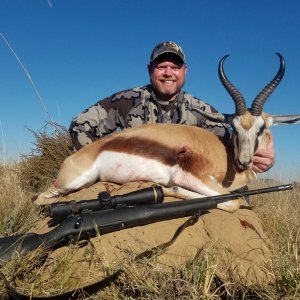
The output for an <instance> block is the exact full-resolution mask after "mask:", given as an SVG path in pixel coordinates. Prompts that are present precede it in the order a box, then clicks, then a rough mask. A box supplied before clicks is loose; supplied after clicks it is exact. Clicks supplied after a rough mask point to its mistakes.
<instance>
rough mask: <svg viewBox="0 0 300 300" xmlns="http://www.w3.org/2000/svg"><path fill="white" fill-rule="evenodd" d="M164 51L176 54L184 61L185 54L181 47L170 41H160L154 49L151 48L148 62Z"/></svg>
mask: <svg viewBox="0 0 300 300" xmlns="http://www.w3.org/2000/svg"><path fill="white" fill-rule="evenodd" d="M165 53H173V54H176V55H177V56H179V57H180V58H181V60H182V61H183V62H184V63H186V62H185V55H184V52H183V50H182V48H181V47H180V46H179V45H178V44H176V43H174V42H171V41H168V42H162V43H159V44H157V45H156V46H155V47H154V49H153V50H152V53H151V57H150V62H153V61H154V60H155V59H157V58H158V57H159V56H160V55H162V54H165Z"/></svg>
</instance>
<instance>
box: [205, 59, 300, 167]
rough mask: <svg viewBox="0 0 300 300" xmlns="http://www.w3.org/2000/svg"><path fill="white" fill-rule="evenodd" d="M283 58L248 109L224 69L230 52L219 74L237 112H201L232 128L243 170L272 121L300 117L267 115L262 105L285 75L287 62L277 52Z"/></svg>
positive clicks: (298, 118)
mask: <svg viewBox="0 0 300 300" xmlns="http://www.w3.org/2000/svg"><path fill="white" fill-rule="evenodd" d="M276 54H277V55H278V57H279V59H280V67H279V70H278V72H277V74H276V75H275V77H274V78H273V80H272V81H270V83H269V84H267V85H266V87H265V88H263V89H262V91H261V92H260V93H259V94H258V95H257V96H256V98H255V99H254V100H253V102H252V104H251V107H250V108H248V109H247V106H246V102H245V100H244V97H243V96H242V94H241V93H240V92H239V91H238V90H237V89H236V88H235V86H234V85H233V84H232V83H231V82H230V81H229V80H228V78H227V77H226V75H225V73H224V69H223V64H224V61H225V59H226V58H227V57H228V56H229V55H226V56H224V57H223V58H222V59H221V61H220V63H219V68H218V72H219V77H220V80H221V82H222V84H223V86H224V87H225V88H226V90H227V92H228V93H229V94H230V96H231V98H232V99H233V101H234V103H235V113H234V114H221V113H207V112H201V113H202V114H203V115H204V116H205V117H207V118H209V119H211V120H213V121H218V122H222V123H226V124H229V125H230V126H231V128H232V140H233V145H234V155H235V166H236V167H237V168H238V169H240V170H247V169H250V168H251V167H252V162H253V155H254V153H255V151H256V149H257V147H258V146H259V145H260V143H261V142H262V140H263V137H264V136H265V134H266V133H267V132H268V129H269V127H270V126H272V125H277V124H294V123H297V122H299V121H300V115H268V114H266V113H264V112H263V111H262V110H263V106H264V104H265V102H266V100H267V99H268V98H269V96H270V95H271V94H272V93H273V91H274V90H275V89H276V87H277V86H278V85H279V83H280V81H281V80H282V78H283V75H284V71H285V62H284V58H283V56H282V55H281V54H279V53H276Z"/></svg>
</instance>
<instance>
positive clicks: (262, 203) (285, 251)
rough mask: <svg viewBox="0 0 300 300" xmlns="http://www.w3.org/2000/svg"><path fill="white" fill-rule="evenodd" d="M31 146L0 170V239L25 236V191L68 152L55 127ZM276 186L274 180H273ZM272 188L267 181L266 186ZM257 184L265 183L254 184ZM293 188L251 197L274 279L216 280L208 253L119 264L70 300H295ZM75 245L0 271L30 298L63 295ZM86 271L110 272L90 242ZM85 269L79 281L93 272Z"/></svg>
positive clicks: (297, 242) (1, 287)
mask: <svg viewBox="0 0 300 300" xmlns="http://www.w3.org/2000/svg"><path fill="white" fill-rule="evenodd" d="M35 137H36V143H35V149H34V150H32V153H31V154H30V155H27V156H24V157H23V161H22V162H21V163H20V164H11V165H9V166H0V184H1V190H0V196H1V201H0V216H1V217H0V234H1V235H4V236H6V235H11V234H14V233H20V232H26V231H28V229H29V228H30V227H31V226H32V225H33V224H34V223H35V222H36V220H37V219H38V218H42V216H40V214H39V211H38V210H37V209H36V208H35V207H34V205H33V204H32V202H31V200H30V196H31V193H32V192H36V191H39V190H40V189H42V188H43V187H44V186H45V185H47V184H48V183H49V181H52V180H53V178H54V177H55V175H56V173H57V171H58V168H59V165H60V163H61V161H62V160H63V159H64V157H66V156H67V155H68V154H69V153H70V152H71V150H70V143H69V140H68V135H67V132H66V130H65V129H64V128H62V127H57V128H56V132H55V133H54V134H51V135H50V136H49V135H47V134H46V133H38V134H35ZM276 184H277V183H276ZM269 185H272V184H269ZM255 186H256V187H262V186H266V183H265V182H262V181H258V182H257V183H256V185H255ZM299 193H300V187H299V185H296V188H295V189H294V190H292V191H288V192H280V193H273V194H264V195H260V196H255V197H252V202H253V203H254V205H255V208H254V209H255V211H256V212H257V213H258V214H259V216H260V217H261V219H262V220H263V227H264V230H265V232H266V234H267V235H268V236H269V238H270V241H271V243H272V245H273V246H272V252H273V267H272V269H271V270H269V271H270V272H271V273H272V274H274V278H275V282H274V284H272V285H269V286H255V287H247V286H243V285H242V284H240V283H239V282H226V283H225V282H221V280H220V279H219V278H218V276H217V275H216V269H217V268H218V260H217V257H218V250H217V249H216V248H214V247H212V248H210V249H209V248H207V249H206V250H203V251H202V252H201V253H199V255H198V257H197V258H196V259H195V260H193V261H190V262H188V263H187V264H186V265H185V266H182V267H180V268H174V269H172V270H171V271H170V270H169V271H168V272H166V271H165V270H164V269H162V268H161V266H158V265H157V264H155V261H154V260H146V259H143V260H140V261H135V260H134V259H133V258H132V257H131V256H130V255H132V254H130V253H129V257H128V260H123V261H121V262H120V265H119V266H120V268H122V270H123V272H122V273H121V275H120V276H119V278H118V279H117V280H116V281H114V283H113V284H111V285H110V286H108V287H106V288H104V289H102V290H101V291H99V292H98V293H94V294H93V295H91V296H87V295H86V294H84V293H83V292H82V293H79V294H78V297H77V299H300V261H299V255H300V222H299V216H300V199H299ZM78 251H82V249H80V248H78V247H77V246H71V247H66V248H65V249H64V250H62V252H61V254H60V255H59V256H57V257H56V260H55V261H53V259H52V258H51V256H50V257H48V258H47V259H46V260H45V261H42V262H41V260H40V257H41V256H40V253H32V254H30V255H28V256H26V257H20V256H18V255H16V256H15V257H14V259H13V260H12V261H11V262H9V263H6V264H5V265H4V266H3V267H2V269H1V273H2V274H4V275H5V277H6V279H7V280H8V281H9V283H10V284H12V285H13V286H15V287H17V288H18V289H19V291H21V292H22V293H25V294H27V295H31V294H32V293H33V291H34V292H35V293H37V294H38V295H44V296H46V295H48V296H49V295H53V294H58V293H63V292H65V291H67V290H68V288H72V287H74V286H76V284H78V282H76V280H77V279H78V278H77V279H76V278H74V276H73V274H72V267H73V268H75V266H74V265H75V263H76V262H78V261H77V260H78V259H77V252H78ZM84 258H85V260H86V262H87V270H88V268H89V267H92V266H93V267H95V268H98V269H99V270H100V269H101V270H102V271H103V272H104V273H105V274H106V275H111V274H112V269H110V266H107V265H103V258H102V257H99V255H98V254H97V252H96V251H95V248H94V247H93V245H92V244H91V243H90V244H89V245H87V246H86V247H85V248H84ZM87 270H85V273H84V274H85V275H84V276H83V277H82V278H81V280H83V279H84V278H85V279H86V278H87V277H88V276H91V277H93V276H95V274H94V273H92V272H88V271H87ZM4 282H5V280H4V279H3V278H2V279H1V276H0V298H1V299H6V298H8V291H7V288H6V287H5V284H4Z"/></svg>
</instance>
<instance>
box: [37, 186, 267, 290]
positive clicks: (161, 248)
mask: <svg viewBox="0 0 300 300" xmlns="http://www.w3.org/2000/svg"><path fill="white" fill-rule="evenodd" d="M151 185H153V183H149V182H147V183H145V182H132V183H128V184H124V185H122V186H119V185H116V184H112V183H97V184H95V185H93V186H92V187H90V188H88V189H83V190H81V191H78V192H76V193H72V194H70V195H68V196H65V197H63V198H62V199H60V200H61V201H68V200H88V199H95V198H96V197H97V195H98V193H99V192H101V191H108V192H110V193H111V194H112V195H121V194H124V193H128V192H131V191H135V190H138V189H141V188H145V187H149V186H151ZM178 200H179V199H174V198H167V199H165V202H166V201H178ZM187 201H188V200H187ZM246 206H247V205H246V203H245V207H244V208H242V209H240V210H238V211H237V212H235V213H233V214H230V213H228V212H224V211H221V210H217V209H215V210H212V211H210V212H207V213H205V214H203V215H201V216H200V218H196V217H194V218H180V219H176V220H170V221H163V222H158V223H155V224H150V225H146V226H138V227H135V228H130V229H124V230H122V231H118V232H113V233H109V234H105V235H103V236H98V237H95V238H92V239H91V240H90V241H88V242H87V243H86V244H84V245H83V247H78V246H69V247H63V248H60V249H57V250H55V251H54V252H52V253H51V254H50V256H49V258H48V259H47V262H46V264H45V265H44V267H43V278H44V280H45V282H46V281H47V282H50V281H51V282H52V283H53V282H54V281H55V280H57V284H59V283H60V282H59V281H60V280H61V279H59V278H60V277H58V276H59V272H57V271H56V273H55V272H54V270H55V268H56V267H57V262H58V261H59V260H61V257H62V256H63V257H66V256H68V255H69V262H70V264H69V265H68V274H70V275H69V277H68V279H69V281H68V289H76V288H78V287H83V286H86V285H89V284H93V283H95V282H97V281H100V280H103V279H105V278H107V277H108V276H110V275H112V274H114V273H115V272H117V271H118V270H119V269H122V263H124V261H125V260H126V261H130V260H136V259H142V258H143V257H144V258H145V257H147V259H152V261H153V263H155V264H158V265H160V266H161V269H162V271H166V272H167V271H168V269H170V268H172V267H177V266H180V265H182V264H185V263H187V262H188V261H189V260H191V259H194V258H195V257H201V254H203V253H205V251H206V253H210V254H211V255H213V256H214V258H215V274H216V275H217V276H218V277H219V278H220V279H221V280H222V281H224V282H229V281H232V282H240V283H242V284H246V285H257V284H258V285H260V284H262V283H268V282H269V281H271V280H272V277H271V276H270V275H269V274H270V273H269V272H268V270H270V266H269V264H270V255H271V254H270V250H269V245H268V239H267V237H266V236H265V234H264V232H263V230H262V226H261V222H260V220H259V218H258V216H257V215H256V213H255V212H254V211H252V210H250V209H249V208H247V207H246ZM47 221H48V219H45V220H42V221H41V222H39V224H37V226H36V227H35V228H34V231H35V232H37V233H44V232H47V231H49V227H48V225H47ZM81 244H82V243H81ZM55 266H56V267H55ZM40 272H41V271H40ZM55 276H57V279H56V277H55ZM60 276H61V274H60Z"/></svg>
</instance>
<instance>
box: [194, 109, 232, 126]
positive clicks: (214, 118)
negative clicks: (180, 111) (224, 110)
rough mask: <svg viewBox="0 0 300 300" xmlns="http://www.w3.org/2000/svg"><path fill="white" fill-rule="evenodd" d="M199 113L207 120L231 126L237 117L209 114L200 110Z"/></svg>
mask: <svg viewBox="0 0 300 300" xmlns="http://www.w3.org/2000/svg"><path fill="white" fill-rule="evenodd" d="M199 113H200V114H202V115H203V116H204V117H205V118H207V119H209V120H210V121H214V122H220V123H225V124H231V123H232V120H233V118H234V117H235V115H234V114H221V113H209V112H206V111H200V110H199Z"/></svg>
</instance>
